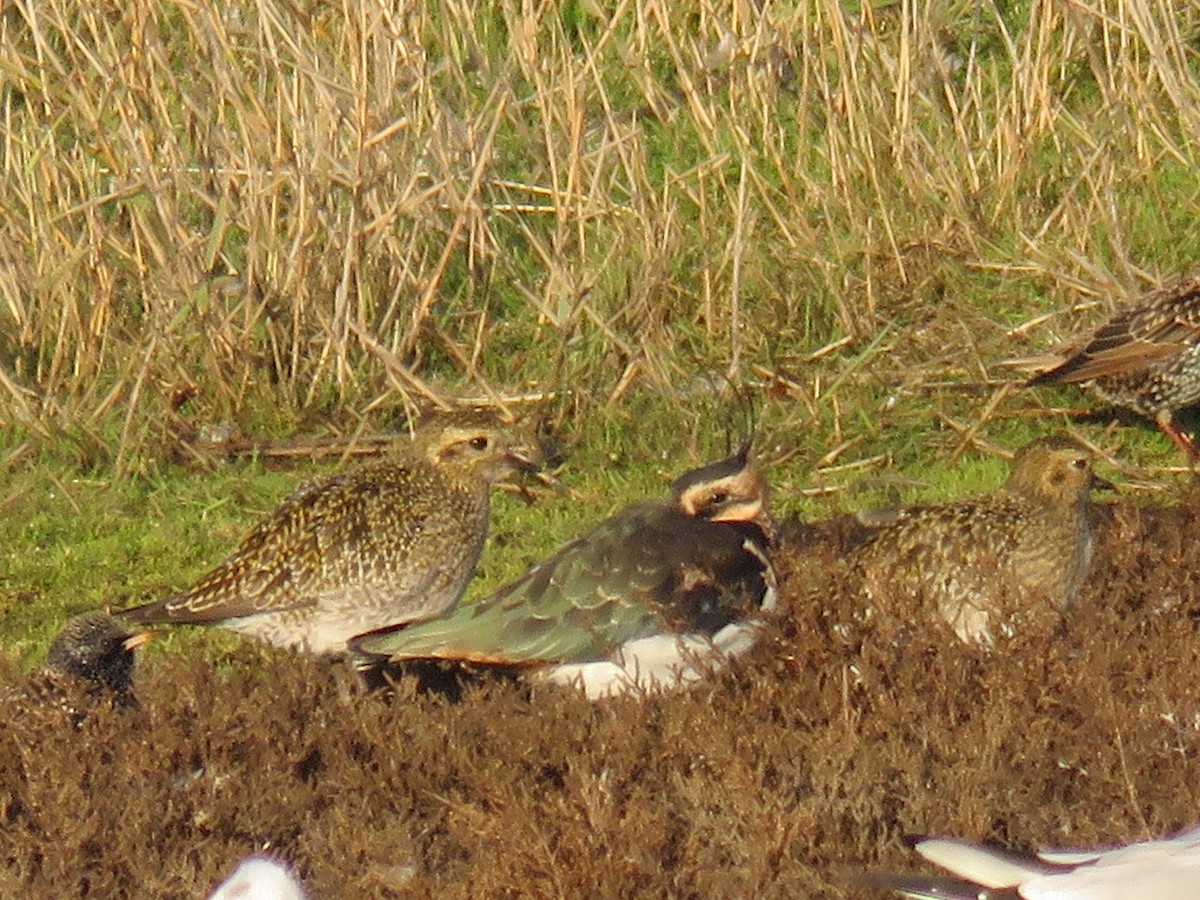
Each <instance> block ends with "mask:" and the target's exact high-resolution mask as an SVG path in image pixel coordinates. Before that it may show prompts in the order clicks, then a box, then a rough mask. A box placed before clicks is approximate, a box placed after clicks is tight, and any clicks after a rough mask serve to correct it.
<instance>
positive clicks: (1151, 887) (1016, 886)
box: [851, 828, 1200, 900]
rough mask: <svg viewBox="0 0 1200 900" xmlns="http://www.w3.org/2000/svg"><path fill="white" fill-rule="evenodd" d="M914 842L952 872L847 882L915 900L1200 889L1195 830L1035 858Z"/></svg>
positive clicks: (1199, 833) (1165, 893)
mask: <svg viewBox="0 0 1200 900" xmlns="http://www.w3.org/2000/svg"><path fill="white" fill-rule="evenodd" d="M914 846H915V848H916V851H917V852H918V853H920V854H921V856H923V857H925V859H927V860H929V861H930V862H932V863H934V864H935V865H938V866H941V867H942V868H944V869H947V870H949V871H950V872H953V873H954V877H947V876H944V875H885V874H874V873H870V874H864V875H855V876H852V878H851V880H852V881H853V882H854V883H856V884H859V885H862V886H867V887H873V888H878V889H880V890H890V891H894V892H895V893H897V894H900V895H901V896H903V897H913V898H917V900H937V898H941V900H988V898H995V900H1001V898H1006V897H1008V898H1013V900H1019V898H1026V900H1050V898H1054V900H1118V898H1127V897H1145V898H1151V897H1152V898H1154V900H1191V898H1194V897H1196V896H1197V890H1198V886H1200V828H1194V829H1192V830H1191V831H1188V832H1184V833H1183V834H1181V835H1179V836H1178V837H1174V838H1168V839H1166V840H1159V841H1144V842H1141V843H1136V844H1128V845H1126V846H1124V847H1116V848H1114V849H1111V850H1048V851H1044V852H1041V853H1039V854H1037V856H1036V857H1034V856H1023V855H1020V854H1016V853H1010V852H1008V851H1006V850H1000V849H996V848H994V847H987V846H984V845H982V844H976V843H972V842H970V841H961V840H956V839H953V838H921V839H920V840H918V841H916V843H915V845H914Z"/></svg>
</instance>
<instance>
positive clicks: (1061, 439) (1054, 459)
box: [1004, 434, 1107, 510]
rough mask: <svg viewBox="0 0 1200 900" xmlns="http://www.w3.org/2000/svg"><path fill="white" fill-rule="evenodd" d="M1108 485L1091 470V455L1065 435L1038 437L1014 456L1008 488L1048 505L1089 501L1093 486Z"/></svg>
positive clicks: (1069, 505) (1065, 505)
mask: <svg viewBox="0 0 1200 900" xmlns="http://www.w3.org/2000/svg"><path fill="white" fill-rule="evenodd" d="M1106 485H1107V482H1105V481H1104V480H1103V479H1100V478H1097V477H1096V476H1095V475H1094V474H1093V473H1092V455H1091V453H1090V452H1088V450H1087V448H1086V447H1084V446H1083V445H1082V444H1080V443H1079V442H1078V441H1075V440H1073V439H1072V438H1069V437H1067V436H1066V435H1058V434H1056V435H1049V436H1047V437H1043V438H1038V439H1037V440H1035V441H1032V442H1030V443H1028V444H1026V445H1025V446H1024V447H1022V448H1021V449H1020V450H1018V451H1017V453H1016V455H1015V456H1014V457H1013V464H1012V474H1011V475H1009V476H1008V481H1007V482H1005V485H1004V487H1005V489H1006V490H1008V491H1010V492H1012V493H1014V494H1020V495H1021V496H1023V497H1026V498H1027V499H1029V500H1033V501H1034V502H1036V503H1038V504H1041V505H1044V506H1046V507H1047V508H1049V509H1061V510H1067V509H1071V508H1072V507H1074V506H1077V505H1079V504H1083V503H1086V502H1087V500H1088V494H1089V492H1090V491H1091V489H1092V488H1093V487H1104V486H1106Z"/></svg>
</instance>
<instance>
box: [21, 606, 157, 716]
mask: <svg viewBox="0 0 1200 900" xmlns="http://www.w3.org/2000/svg"><path fill="white" fill-rule="evenodd" d="M150 639H151V635H150V634H148V633H146V632H137V631H130V630H129V629H127V628H125V627H123V626H122V625H121V623H120V622H118V621H117V620H116V619H114V618H113V617H112V616H110V615H108V614H107V613H103V612H99V611H95V612H88V613H84V614H83V615H79V616H76V617H75V618H73V619H71V620H70V621H69V622H67V624H66V625H65V626H64V627H63V629H62V631H60V632H59V633H58V634H57V635H56V636H55V638H54V640H53V641H51V642H50V650H49V652H48V653H47V655H46V665H45V668H44V669H43V671H42V674H41V676H40V677H39V678H36V679H35V682H34V684H33V685H32V686H31V693H30V695H29V696H31V697H36V698H37V699H40V700H42V701H45V702H54V703H60V705H61V704H64V703H65V704H68V705H69V704H72V703H73V702H74V701H73V699H71V698H70V696H69V695H70V694H71V693H72V692H73V691H76V690H78V689H81V688H82V689H86V691H87V693H88V694H89V695H90V696H92V697H99V696H101V695H105V694H108V695H111V696H112V697H113V699H114V700H115V701H116V702H117V703H118V704H119V705H121V706H133V705H136V701H135V699H134V696H133V666H134V651H135V650H136V649H137V648H138V647H140V646H142V645H143V644H145V643H146V642H147V641H149V640H150ZM69 711H70V712H72V713H76V712H78V710H76V709H75V708H74V707H73V706H71V708H70V710H69Z"/></svg>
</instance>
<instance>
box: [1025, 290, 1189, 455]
mask: <svg viewBox="0 0 1200 900" xmlns="http://www.w3.org/2000/svg"><path fill="white" fill-rule="evenodd" d="M1014 364H1015V365H1018V366H1019V367H1021V368H1024V369H1025V370H1026V371H1029V370H1033V371H1037V372H1038V374H1036V375H1034V377H1033V378H1031V379H1030V380H1029V381H1028V382H1027V383H1026V384H1027V386H1030V387H1036V386H1039V385H1046V384H1078V385H1080V386H1082V387H1083V388H1085V389H1087V390H1089V391H1091V392H1092V393H1095V394H1097V395H1098V396H1100V397H1101V398H1102V399H1104V400H1106V401H1107V402H1109V403H1112V404H1114V405H1116V406H1121V407H1124V408H1125V409H1129V410H1132V411H1133V412H1136V413H1138V414H1139V415H1142V416H1146V417H1147V418H1149V419H1153V420H1154V422H1155V423H1156V424H1157V425H1158V427H1159V428H1160V429H1161V430H1162V431H1163V433H1164V434H1166V435H1167V437H1169V438H1170V439H1171V440H1172V441H1173V442H1174V443H1175V444H1176V445H1177V446H1178V447H1179V448H1180V449H1182V450H1183V451H1184V452H1185V453H1187V454H1188V455H1189V456H1191V457H1193V458H1195V457H1197V456H1200V451H1198V450H1197V448H1196V445H1195V443H1194V442H1193V440H1192V438H1191V436H1190V435H1188V434H1186V433H1185V432H1184V431H1182V430H1181V429H1180V428H1179V426H1178V425H1176V424H1175V422H1174V414H1175V412H1176V411H1178V410H1180V409H1182V408H1184V407H1187V406H1192V405H1194V404H1196V403H1197V402H1200V275H1194V276H1191V277H1189V278H1183V279H1179V280H1177V281H1174V282H1172V283H1170V284H1166V285H1163V286H1162V287H1160V288H1158V289H1156V290H1153V291H1151V292H1149V293H1148V294H1146V295H1145V296H1144V297H1143V298H1142V299H1141V301H1140V302H1138V303H1137V304H1136V305H1134V306H1131V307H1129V308H1128V309H1124V310H1122V311H1120V312H1118V313H1117V314H1116V315H1115V316H1113V317H1112V318H1111V319H1109V320H1108V321H1107V322H1105V323H1104V324H1103V325H1101V326H1100V327H1099V328H1097V329H1095V330H1093V331H1089V332H1086V333H1084V334H1082V335H1080V336H1076V337H1074V338H1071V339H1069V340H1068V341H1066V342H1065V343H1064V344H1062V345H1061V346H1060V347H1058V348H1057V349H1055V350H1053V351H1051V352H1050V353H1048V354H1046V355H1045V356H1042V357H1037V358H1033V359H1029V360H1016V361H1014ZM1039 370H1040V371H1039Z"/></svg>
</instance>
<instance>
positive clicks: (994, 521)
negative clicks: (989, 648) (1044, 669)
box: [848, 435, 1104, 645]
mask: <svg viewBox="0 0 1200 900" xmlns="http://www.w3.org/2000/svg"><path fill="white" fill-rule="evenodd" d="M1103 483H1104V482H1102V481H1101V480H1099V479H1097V478H1096V477H1095V476H1094V475H1093V474H1092V458H1091V454H1090V453H1088V451H1087V450H1086V449H1085V448H1084V447H1083V446H1081V445H1080V444H1078V443H1077V442H1076V441H1074V440H1071V439H1070V438H1067V437H1064V436H1058V435H1055V436H1051V437H1044V438H1039V439H1038V440H1036V441H1033V442H1032V443H1030V444H1027V445H1026V446H1024V447H1022V448H1021V449H1020V450H1018V451H1017V454H1016V456H1015V457H1014V459H1013V468H1012V474H1011V475H1010V476H1009V478H1008V481H1007V482H1006V483H1005V485H1004V487H1003V489H1001V490H999V491H996V492H995V493H992V494H985V495H983V496H980V497H976V498H973V499H970V500H963V501H959V502H955V503H947V504H943V505H939V506H918V507H911V508H907V509H900V510H895V511H890V512H888V513H886V514H884V515H882V516H880V515H879V514H870V515H868V516H863V517H860V518H862V520H863V522H864V523H865V524H868V525H869V524H871V522H872V519H874V520H876V521H884V522H886V524H882V525H880V527H879V528H878V529H877V530H876V531H875V532H874V534H873V535H871V536H870V538H869V539H868V541H867V542H866V543H865V544H864V545H863V546H862V547H860V548H858V549H857V550H855V551H853V552H852V553H851V555H850V558H849V560H848V561H849V563H850V565H851V567H852V569H853V570H854V572H855V573H856V575H857V577H858V578H860V579H861V583H862V590H863V593H864V595H865V598H866V600H867V601H868V602H869V603H870V605H871V607H872V608H874V607H876V606H877V607H879V609H880V611H882V612H885V613H893V614H894V613H896V612H898V611H903V610H907V611H908V612H910V613H912V614H913V615H916V616H918V617H923V616H928V617H931V618H936V619H939V620H941V621H942V622H945V623H946V624H948V625H949V626H950V627H951V628H953V629H954V632H955V634H957V635H958V637H959V638H960V639H961V640H963V641H967V642H972V641H978V642H980V643H983V644H988V645H990V644H992V643H993V642H994V640H995V638H996V637H997V636H998V633H1000V632H1010V631H1013V630H1015V631H1021V630H1022V629H1023V628H1026V629H1027V628H1028V627H1029V626H1033V625H1034V624H1035V623H1038V624H1039V625H1040V626H1044V625H1047V624H1057V623H1058V621H1059V619H1060V617H1061V614H1062V613H1064V612H1066V611H1067V610H1068V609H1069V608H1070V606H1071V605H1072V603H1073V602H1074V601H1075V598H1076V597H1077V595H1078V594H1079V590H1080V588H1081V587H1082V585H1083V582H1084V579H1085V578H1086V577H1087V573H1088V570H1089V568H1090V566H1091V562H1092V551H1093V544H1094V535H1093V531H1094V521H1093V520H1094V509H1093V507H1092V504H1091V500H1090V496H1089V492H1090V491H1091V489H1092V487H1094V486H1096V485H1098V484H1103ZM912 604H915V607H913V606H912Z"/></svg>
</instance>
